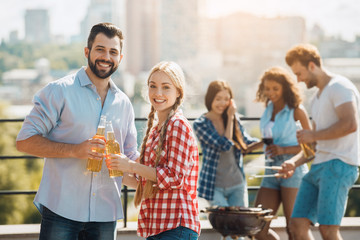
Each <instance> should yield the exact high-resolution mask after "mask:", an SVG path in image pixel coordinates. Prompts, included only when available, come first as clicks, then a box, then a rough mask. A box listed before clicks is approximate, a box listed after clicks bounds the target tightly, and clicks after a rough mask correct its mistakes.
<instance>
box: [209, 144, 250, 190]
mask: <svg viewBox="0 0 360 240" xmlns="http://www.w3.org/2000/svg"><path fill="white" fill-rule="evenodd" d="M243 177H244V176H243V174H242V172H241V171H240V168H239V166H238V165H237V163H236V160H235V154H234V146H233V147H231V149H230V150H229V151H227V152H221V153H220V159H219V163H218V166H217V168H216V180H215V186H216V187H221V188H226V187H232V186H236V185H238V184H241V183H242V182H243Z"/></svg>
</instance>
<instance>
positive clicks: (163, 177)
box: [156, 120, 196, 189]
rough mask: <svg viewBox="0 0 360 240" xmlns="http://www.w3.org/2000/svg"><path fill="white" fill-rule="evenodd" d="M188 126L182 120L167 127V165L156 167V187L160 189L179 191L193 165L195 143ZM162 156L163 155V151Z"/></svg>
mask: <svg viewBox="0 0 360 240" xmlns="http://www.w3.org/2000/svg"><path fill="white" fill-rule="evenodd" d="M191 132H192V131H191V129H190V126H189V125H186V124H184V122H183V121H182V120H175V121H174V122H173V124H171V125H169V126H168V129H167V137H166V144H167V149H166V151H167V152H166V155H167V156H166V157H167V165H166V166H164V167H162V166H159V167H157V173H156V174H157V185H158V187H159V188H160V189H169V188H175V189H179V188H181V187H182V186H183V185H184V181H185V178H186V177H187V175H189V173H190V171H191V168H192V166H193V165H194V162H193V161H194V159H193V156H192V154H193V150H194V147H196V141H195V139H194V138H193V135H191ZM162 154H164V155H165V152H164V151H163V152H162ZM162 157H164V156H162Z"/></svg>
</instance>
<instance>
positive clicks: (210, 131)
mask: <svg viewBox="0 0 360 240" xmlns="http://www.w3.org/2000/svg"><path fill="white" fill-rule="evenodd" d="M236 119H237V122H238V124H239V127H240V131H241V132H242V135H243V137H244V141H245V143H246V144H250V143H252V142H256V141H258V139H257V138H252V137H250V136H249V135H248V134H247V133H246V131H245V128H244V127H243V126H242V125H241V123H240V118H239V117H236ZM194 131H195V134H196V136H197V138H198V140H199V141H200V144H201V150H202V168H201V171H200V177H199V188H198V196H199V197H202V198H205V199H206V200H209V201H211V200H213V199H214V188H215V178H216V168H217V165H218V162H219V158H220V153H221V152H224V151H229V150H230V148H231V147H232V146H233V145H234V143H233V142H232V141H230V140H229V139H228V138H226V137H225V136H221V135H219V133H218V132H217V131H216V129H215V127H214V125H213V124H212V122H211V120H210V119H208V118H206V117H205V115H202V116H200V117H199V118H198V119H196V120H195V121H194ZM234 153H235V159H236V160H237V162H238V165H239V168H240V170H241V171H242V173H243V175H244V176H245V173H244V169H243V158H242V154H241V150H239V149H237V148H234Z"/></svg>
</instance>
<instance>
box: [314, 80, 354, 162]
mask: <svg viewBox="0 0 360 240" xmlns="http://www.w3.org/2000/svg"><path fill="white" fill-rule="evenodd" d="M351 101H353V102H355V103H356V106H357V109H358V111H359V102H360V97H359V91H358V90H357V88H356V87H355V85H354V84H353V83H352V82H351V81H350V80H349V79H347V78H345V77H343V76H339V75H337V76H334V77H333V78H332V79H331V80H330V82H329V83H328V84H327V85H326V86H325V88H324V89H323V91H322V93H321V94H320V96H318V91H317V92H316V93H315V95H314V98H313V100H312V105H311V115H312V118H313V120H314V122H315V124H316V130H322V129H326V128H328V127H330V126H331V125H333V124H335V123H336V122H337V121H338V120H339V119H338V117H337V115H336V111H335V108H336V107H338V106H339V105H341V104H343V103H346V102H351ZM357 118H358V120H359V115H358V116H357ZM358 122H359V121H358ZM359 144H360V141H359V126H358V127H357V130H356V132H353V133H350V134H348V135H346V136H344V137H340V138H337V139H331V140H319V141H317V145H316V157H315V160H314V164H318V163H322V162H326V161H329V160H332V159H336V158H338V159H340V160H342V161H343V162H345V163H348V164H350V165H355V166H359V165H360V152H359V150H360V149H359V147H360V146H359Z"/></svg>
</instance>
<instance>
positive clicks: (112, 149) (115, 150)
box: [106, 121, 123, 178]
mask: <svg viewBox="0 0 360 240" xmlns="http://www.w3.org/2000/svg"><path fill="white" fill-rule="evenodd" d="M106 131H107V132H106V138H107V140H106V156H107V157H108V155H110V154H120V145H119V143H118V142H117V141H116V139H115V133H114V129H113V126H112V123H111V121H107V122H106ZM109 176H110V177H111V178H114V177H119V176H123V172H122V171H120V170H114V169H110V168H109Z"/></svg>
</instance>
